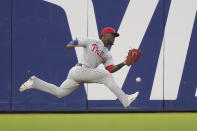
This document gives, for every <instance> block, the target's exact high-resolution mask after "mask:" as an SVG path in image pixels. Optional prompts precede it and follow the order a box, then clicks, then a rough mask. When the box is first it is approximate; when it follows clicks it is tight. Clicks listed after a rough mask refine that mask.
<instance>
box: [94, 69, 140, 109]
mask: <svg viewBox="0 0 197 131" xmlns="http://www.w3.org/2000/svg"><path fill="white" fill-rule="evenodd" d="M96 70H97V69H96ZM97 72H102V73H101V74H100V75H103V78H104V79H102V81H98V83H101V84H104V85H105V86H107V87H108V88H109V89H110V90H111V91H112V92H113V93H114V94H115V95H116V97H117V98H118V99H119V100H120V102H121V103H122V104H123V106H124V107H125V108H128V107H129V106H130V105H131V103H132V102H133V101H134V100H135V99H136V98H137V97H138V95H139V92H136V93H134V94H131V95H127V94H125V92H124V91H123V90H121V88H120V87H119V86H118V84H117V83H116V81H115V80H114V79H113V76H112V75H111V74H110V73H109V72H107V71H105V70H103V71H102V70H100V69H99V71H97Z"/></svg>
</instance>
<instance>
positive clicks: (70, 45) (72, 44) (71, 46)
mask: <svg viewBox="0 0 197 131" xmlns="http://www.w3.org/2000/svg"><path fill="white" fill-rule="evenodd" d="M77 46H78V41H77V40H72V41H70V42H69V43H68V44H67V45H66V48H67V49H69V50H71V49H73V48H74V47H77Z"/></svg>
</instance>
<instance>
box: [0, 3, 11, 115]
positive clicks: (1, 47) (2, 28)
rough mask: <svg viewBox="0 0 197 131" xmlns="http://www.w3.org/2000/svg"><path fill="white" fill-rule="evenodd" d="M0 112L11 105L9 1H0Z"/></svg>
mask: <svg viewBox="0 0 197 131" xmlns="http://www.w3.org/2000/svg"><path fill="white" fill-rule="evenodd" d="M0 60H1V62H0V74H1V76H0V90H1V91H0V111H10V105H11V103H10V102H11V0H1V1H0Z"/></svg>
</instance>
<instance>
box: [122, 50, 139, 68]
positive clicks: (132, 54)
mask: <svg viewBox="0 0 197 131" xmlns="http://www.w3.org/2000/svg"><path fill="white" fill-rule="evenodd" d="M141 54H142V51H141V50H139V49H132V50H129V52H128V56H127V58H126V60H125V64H126V65H127V66H130V65H131V64H133V63H135V62H137V61H138V60H139V59H140V57H141Z"/></svg>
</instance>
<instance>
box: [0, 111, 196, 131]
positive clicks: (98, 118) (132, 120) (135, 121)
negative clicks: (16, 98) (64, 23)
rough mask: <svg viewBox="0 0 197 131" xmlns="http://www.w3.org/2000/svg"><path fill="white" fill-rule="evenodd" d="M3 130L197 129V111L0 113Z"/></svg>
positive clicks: (151, 130)
mask: <svg viewBox="0 0 197 131" xmlns="http://www.w3.org/2000/svg"><path fill="white" fill-rule="evenodd" d="M0 131H197V113H117V114H116V113H97V114H94V113H88V114H86V113H84V114H0Z"/></svg>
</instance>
